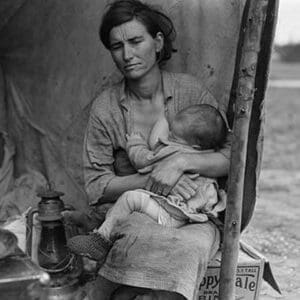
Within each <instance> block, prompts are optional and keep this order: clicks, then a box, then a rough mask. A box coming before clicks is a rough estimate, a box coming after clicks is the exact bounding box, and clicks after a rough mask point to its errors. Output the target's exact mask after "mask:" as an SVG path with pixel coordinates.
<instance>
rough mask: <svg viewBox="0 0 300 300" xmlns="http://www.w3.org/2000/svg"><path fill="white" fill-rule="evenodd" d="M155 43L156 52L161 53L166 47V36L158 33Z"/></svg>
mask: <svg viewBox="0 0 300 300" xmlns="http://www.w3.org/2000/svg"><path fill="white" fill-rule="evenodd" d="M155 43H156V46H155V47H156V49H155V50H156V52H160V51H161V50H162V48H163V47H164V35H163V34H162V32H158V33H157V34H156V37H155Z"/></svg>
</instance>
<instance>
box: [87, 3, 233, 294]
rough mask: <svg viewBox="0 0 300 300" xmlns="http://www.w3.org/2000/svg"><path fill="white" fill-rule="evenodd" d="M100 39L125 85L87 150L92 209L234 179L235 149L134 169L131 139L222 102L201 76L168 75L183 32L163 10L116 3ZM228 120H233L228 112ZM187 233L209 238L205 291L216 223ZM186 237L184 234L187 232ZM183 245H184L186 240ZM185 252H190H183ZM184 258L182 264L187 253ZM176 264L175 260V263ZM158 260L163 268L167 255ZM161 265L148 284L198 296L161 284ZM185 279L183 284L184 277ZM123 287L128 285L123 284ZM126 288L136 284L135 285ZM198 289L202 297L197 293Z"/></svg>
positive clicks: (101, 102)
mask: <svg viewBox="0 0 300 300" xmlns="http://www.w3.org/2000/svg"><path fill="white" fill-rule="evenodd" d="M100 39H101V41H102V43H103V44H104V46H105V47H106V48H107V49H108V50H109V51H110V53H111V56H112V59H113V61H114V63H115V64H116V66H117V68H118V69H119V70H120V72H121V73H122V74H123V76H124V79H123V80H122V81H121V82H120V83H118V84H116V85H113V86H112V87H111V88H109V89H107V90H105V91H103V92H102V93H101V95H100V96H99V97H98V98H97V99H96V100H95V102H94V103H93V106H92V108H91V112H90V119H89V123H88V127H87V131H86V136H85V146H84V174H85V184H86V191H87V193H88V195H89V198H90V203H91V204H92V205H100V204H103V203H108V202H111V203H113V202H115V201H116V199H117V198H118V197H119V196H120V195H121V194H122V193H124V192H126V191H128V190H133V189H138V188H143V189H148V190H150V191H152V192H154V193H158V194H161V195H165V196H166V195H168V194H169V192H170V191H171V190H172V189H176V191H177V192H178V193H180V194H181V195H182V196H183V197H184V198H185V199H189V198H190V197H191V196H192V195H193V193H194V192H195V185H194V183H193V181H192V180H191V179H189V178H188V177H187V176H184V173H185V172H192V173H199V174H201V175H203V176H207V177H220V176H224V175H226V174H227V171H228V167H229V149H228V146H226V147H224V149H221V150H220V151H219V152H214V153H207V154H198V153H196V154H176V155H174V156H172V157H170V158H169V159H168V160H164V161H163V162H160V163H157V164H155V165H154V166H153V169H152V172H151V173H150V174H144V175H143V174H139V173H137V172H136V170H134V169H133V168H132V166H131V165H130V163H129V160H128V158H127V155H126V152H125V150H124V149H125V145H126V134H130V133H131V132H135V131H139V132H140V133H141V134H142V135H143V136H144V137H145V138H148V137H149V134H150V131H151V128H152V127H153V125H154V124H155V123H156V122H157V121H158V120H159V119H160V118H163V117H166V119H167V120H168V121H171V120H172V118H173V117H174V116H175V114H176V113H177V112H178V111H179V110H181V109H182V108H184V107H186V106H190V105H192V104H199V103H209V104H210V105H213V106H215V107H216V108H218V103H217V101H216V100H215V99H214V98H213V96H212V95H211V94H210V93H209V92H208V91H207V90H206V89H205V87H204V86H203V85H202V84H201V83H200V82H198V81H197V80H196V79H195V78H194V77H192V76H190V75H186V74H174V73H168V72H165V71H162V70H161V68H160V66H161V65H162V63H164V62H165V61H166V60H168V59H169V58H171V55H172V51H173V47H172V42H173V41H174V39H175V31H174V27H173V24H172V22H171V21H170V19H169V18H168V17H166V16H165V15H164V14H163V13H161V12H160V11H158V10H156V9H154V8H152V7H150V6H148V5H145V4H142V3H141V2H139V1H137V0H121V1H116V2H114V3H113V4H112V5H110V7H109V9H108V10H107V12H106V13H105V14H104V16H103V19H102V24H101V27H100ZM221 113H222V115H223V116H225V114H224V112H222V111H221ZM224 118H225V117H224ZM141 226H142V225H141ZM193 226H194V227H193ZM185 227H189V228H192V229H189V231H188V232H189V234H185V235H183V236H186V235H190V239H191V240H193V239H194V238H193V234H194V235H195V236H199V235H200V236H201V234H203V236H202V240H204V239H205V242H202V246H201V247H202V248H201V252H199V253H204V254H203V255H201V256H202V261H201V264H200V266H199V271H198V274H196V275H195V277H197V278H195V282H197V283H198V284H199V283H200V282H199V280H201V276H203V274H204V272H205V268H206V266H207V262H208V260H209V258H210V257H211V256H212V255H213V254H214V253H215V252H216V250H217V248H218V244H219V232H218V230H217V229H216V226H215V225H214V224H213V223H212V222H208V223H205V224H196V225H188V226H185ZM141 228H142V227H141ZM141 230H142V229H141ZM155 230H158V232H159V230H160V229H155V226H154V227H153V231H155ZM164 230H167V229H164ZM184 230H185V229H183V230H182V231H181V232H187V231H184ZM164 234H166V237H165V239H168V236H169V237H170V240H172V237H174V236H173V235H174V232H173V231H172V232H167V231H166V232H164ZM180 234H181V233H180ZM139 239H140V238H139V237H138V240H139ZM173 240H174V239H173ZM153 243H154V244H155V243H158V244H159V243H160V238H159V236H157V235H156V240H155V239H154V241H153ZM174 243H175V244H176V242H174ZM175 244H174V245H175ZM178 245H182V244H180V241H179V242H178ZM115 247H118V245H116V246H114V248H115ZM180 247H183V246H178V248H180ZM149 248H151V245H149ZM158 248H159V247H158ZM119 250H120V251H122V249H119ZM115 251H117V249H115ZM153 251H154V250H153ZM153 251H152V252H151V253H153ZM179 251H180V249H179ZM190 251H191V253H192V252H193V250H190ZM177 255H179V257H181V256H180V255H181V254H177ZM191 255H192V254H191ZM137 256H138V255H137ZM171 256H172V255H171ZM145 257H147V258H149V260H150V261H151V259H152V258H151V257H150V256H149V257H148V256H146V255H145ZM110 259H111V261H110V263H109V264H107V265H105V266H104V268H102V269H101V274H102V275H103V276H105V277H106V278H108V279H111V280H113V278H112V277H111V276H112V275H111V274H112V273H113V270H115V269H117V267H116V265H114V261H113V258H112V257H111V258H110ZM176 259H177V257H176V254H175V253H174V260H176ZM187 259H188V258H187ZM155 261H158V262H159V261H160V257H159V255H158V256H157V257H156V258H155ZM183 261H184V259H183ZM145 263H147V262H145ZM150 263H151V262H150ZM160 264H164V262H163V261H162V262H161V263H158V264H157V268H158V269H157V270H156V269H155V268H154V269H153V270H154V275H153V278H151V280H150V281H151V282H152V283H153V285H151V284H152V283H151V282H150V281H149V282H145V284H144V283H142V284H141V285H143V286H144V287H148V288H156V289H161V290H168V291H173V292H178V293H181V294H183V295H184V296H185V297H186V298H192V297H193V296H191V295H194V293H195V291H191V293H189V292H182V291H181V289H180V287H178V286H180V283H178V285H176V283H175V284H174V282H173V283H172V284H169V283H166V284H164V285H163V286H161V285H159V283H160V281H161V278H159V276H158V274H159V271H160V270H159V268H160ZM142 268H144V267H143V266H142V265H141V267H140V270H138V272H143V270H142ZM128 272H129V271H128ZM129 273H130V272H129ZM175 273H176V270H175ZM179 273H180V272H179ZM156 275H157V276H158V277H157V278H156ZM178 278H179V279H178V281H180V276H178ZM116 281H119V282H120V281H121V282H122V280H120V279H118V280H116ZM146 281H147V280H146ZM175 282H176V280H175ZM123 283H124V282H123ZM125 283H127V284H129V285H130V282H125ZM133 284H136V282H133V283H132V285H133ZM171 285H172V286H171ZM174 286H175V287H174ZM194 289H195V290H196V289H197V287H194ZM133 291H134V293H138V292H137V291H136V289H130V288H128V289H127V291H126V290H124V289H123V290H122V291H120V293H119V296H115V299H132V298H130V297H132V293H133ZM173 292H166V291H164V292H159V291H156V292H155V294H156V296H153V297H161V298H162V299H177V298H178V299H181V298H182V296H180V295H179V294H177V293H173ZM126 293H127V294H126ZM117 294H118V293H117ZM150 294H151V293H150V292H149V293H148V296H143V297H145V298H144V299H149V297H150V299H151V296H150ZM121 295H122V296H121ZM124 295H125V296H124ZM126 295H127V296H126ZM157 295H160V296H157ZM118 297H119V298H118ZM126 297H127V298H126ZM147 297H148V298H147ZM139 299H143V298H141V297H140V298H139Z"/></svg>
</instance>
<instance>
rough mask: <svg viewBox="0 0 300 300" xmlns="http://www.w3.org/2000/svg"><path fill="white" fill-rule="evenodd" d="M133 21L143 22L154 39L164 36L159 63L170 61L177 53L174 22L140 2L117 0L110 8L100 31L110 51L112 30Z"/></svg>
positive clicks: (136, 0)
mask: <svg viewBox="0 0 300 300" xmlns="http://www.w3.org/2000/svg"><path fill="white" fill-rule="evenodd" d="M133 19H136V20H138V21H139V22H141V23H142V24H143V25H144V26H145V27H146V29H147V31H148V32H149V34H150V35H151V36H152V37H153V38H155V37H156V34H157V33H158V32H161V33H162V34H163V36H164V47H163V49H162V51H161V53H159V55H158V57H157V59H158V62H159V63H161V62H162V61H166V60H168V59H170V58H171V56H172V52H175V51H176V50H175V49H173V42H174V40H175V38H176V32H175V28H174V25H173V23H172V21H171V20H170V18H169V17H167V16H166V15H165V14H164V13H162V12H160V11H159V9H157V8H154V7H153V6H150V5H148V4H144V3H142V2H140V1H139V0H117V1H114V2H113V3H111V4H110V5H109V6H108V10H107V11H106V13H105V14H104V15H103V18H102V22H101V25H100V30H99V35H100V40H101V41H102V43H103V45H104V46H105V47H106V48H107V49H110V40H109V35H110V31H111V30H112V28H113V27H116V26H119V25H121V24H123V23H126V22H129V21H132V20H133Z"/></svg>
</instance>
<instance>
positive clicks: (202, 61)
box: [0, 0, 243, 209]
mask: <svg viewBox="0 0 300 300" xmlns="http://www.w3.org/2000/svg"><path fill="white" fill-rule="evenodd" d="M149 2H151V3H153V4H159V5H161V6H162V7H163V8H164V9H165V11H166V12H167V13H168V14H169V15H170V16H171V18H172V19H173V20H174V22H175V26H176V29H177V41H176V45H175V46H176V48H177V49H178V53H176V54H175V55H174V58H172V60H171V61H170V62H169V63H168V65H167V68H168V69H169V70H174V71H181V72H188V73H192V74H194V75H196V76H197V77H198V78H199V79H201V80H202V81H203V82H204V83H205V84H206V85H207V87H208V88H209V90H210V91H211V93H212V94H213V95H214V96H215V97H216V99H218V100H219V101H220V103H221V104H222V105H223V106H224V107H227V104H228V101H229V93H230V88H231V83H232V76H233V71H234V61H235V52H236V44H237V39H238V32H239V22H240V18H241V11H242V8H243V4H242V3H243V2H242V1H238V0H235V1H225V0H224V1H211V0H206V1H195V0H189V1H175V0H168V1H163V2H161V1H157V0H156V1H149ZM106 4H107V1H94V0H92V1H91V0H89V1H82V0H75V1H74V0H72V1H69V0H67V1H58V0H57V1H35V0H33V1H26V0H23V1H22V0H15V1H8V0H5V1H1V5H0V16H1V18H0V20H1V23H0V26H1V27H0V45H1V46H0V57H1V99H0V101H1V102H0V103H1V108H2V109H1V127H2V130H4V131H7V132H8V133H9V135H10V136H11V137H12V139H13V140H14V142H15V143H16V155H15V157H14V168H15V176H16V177H18V176H20V175H21V174H22V173H24V172H27V171H28V170H29V169H30V170H31V169H34V170H37V171H38V172H40V173H41V174H43V175H44V176H45V177H46V179H48V180H50V181H52V182H54V184H55V187H56V189H58V190H61V191H63V192H65V197H64V199H65V200H66V201H67V202H68V203H70V204H72V205H74V206H75V207H76V208H78V209H82V208H84V207H85V206H86V205H87V199H86V195H85V193H84V190H83V179H82V169H81V153H82V144H83V134H84V129H85V124H86V121H87V116H88V112H89V107H90V104H91V102H92V101H93V99H94V98H95V96H96V95H97V94H98V93H99V92H100V91H101V90H102V89H103V88H104V87H105V86H107V85H108V84H110V82H112V81H114V80H116V79H117V78H119V75H118V73H117V71H116V69H115V67H114V66H113V63H112V60H111V58H110V55H109V53H108V51H107V50H105V49H104V47H103V46H102V45H101V44H100V42H99V38H98V27H99V23H100V16H101V15H102V12H103V10H104V7H105V5H106Z"/></svg>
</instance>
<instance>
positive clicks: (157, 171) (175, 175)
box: [145, 155, 184, 196]
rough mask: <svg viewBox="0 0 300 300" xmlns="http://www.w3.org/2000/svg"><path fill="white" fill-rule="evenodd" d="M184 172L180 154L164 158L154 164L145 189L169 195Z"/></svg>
mask: <svg viewBox="0 0 300 300" xmlns="http://www.w3.org/2000/svg"><path fill="white" fill-rule="evenodd" d="M183 172H184V169H183V168H182V163H181V159H180V156H179V155H172V156H171V157H169V158H168V159H164V160H163V161H161V162H159V163H157V164H154V165H153V168H152V172H151V174H150V176H149V178H148V180H147V182H146V186H145V189H146V190H148V191H151V192H153V193H156V194H159V195H163V196H167V195H168V194H169V193H170V191H171V190H172V189H173V187H174V186H175V184H176V183H177V181H178V180H179V178H180V177H181V175H182V174H183Z"/></svg>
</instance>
